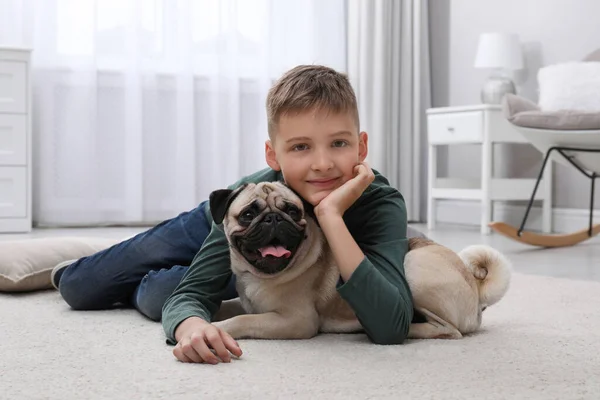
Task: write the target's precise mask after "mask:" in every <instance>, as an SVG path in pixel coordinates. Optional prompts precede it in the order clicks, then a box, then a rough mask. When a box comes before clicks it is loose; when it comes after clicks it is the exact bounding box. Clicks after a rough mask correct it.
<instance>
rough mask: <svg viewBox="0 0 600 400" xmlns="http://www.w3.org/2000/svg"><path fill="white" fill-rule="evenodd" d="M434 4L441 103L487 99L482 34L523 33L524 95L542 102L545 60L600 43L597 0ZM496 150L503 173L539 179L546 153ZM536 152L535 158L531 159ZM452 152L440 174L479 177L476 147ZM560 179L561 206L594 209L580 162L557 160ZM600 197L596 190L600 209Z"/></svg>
mask: <svg viewBox="0 0 600 400" xmlns="http://www.w3.org/2000/svg"><path fill="white" fill-rule="evenodd" d="M429 6H430V17H431V20H430V35H431V37H430V39H431V62H432V71H431V72H432V90H433V93H432V95H433V97H432V101H433V106H434V107H441V106H458V105H467V104H478V103H480V98H479V94H480V88H481V86H482V84H483V82H484V81H485V79H486V77H487V75H488V73H489V72H488V71H485V70H478V69H475V68H473V61H474V57H475V52H476V48H477V41H478V38H479V34H480V33H482V32H491V31H507V32H514V33H518V34H519V35H520V37H521V41H522V42H523V44H524V49H525V63H526V69H525V71H524V72H521V73H519V74H518V75H516V77H515V80H516V82H517V83H518V85H519V87H518V90H519V92H520V94H522V95H523V96H525V97H527V98H530V99H532V100H537V82H536V74H537V70H538V69H539V68H540V66H545V65H549V64H553V63H559V62H564V61H572V60H580V59H582V58H583V57H585V56H586V55H587V54H589V53H591V52H592V51H593V50H595V49H597V48H600V1H598V0H430V2H429ZM495 154H497V155H499V156H500V157H501V158H502V161H501V162H499V163H498V164H496V165H495V167H496V169H497V170H498V171H499V173H500V175H504V176H515V177H533V176H536V174H537V171H538V170H539V167H540V165H541V162H540V153H539V152H537V151H536V150H534V149H532V148H531V147H529V146H520V145H515V146H502V147H499V148H498V149H497V151H496V153H495ZM529 155H533V156H534V157H535V161H526V160H525V158H526V156H529ZM446 157H447V158H446V159H445V160H444V159H443V158H442V160H441V161H442V162H441V164H442V167H441V170H440V173H441V174H445V173H450V174H453V175H456V176H461V177H463V176H479V175H478V172H479V168H478V167H477V166H478V163H479V162H480V156H479V152H478V151H477V148H476V147H475V146H464V148H462V147H461V148H458V149H451V150H450V151H449V152H448V154H446ZM465 160H469V162H465ZM444 161H445V162H444ZM554 185H555V186H554V188H555V190H554V200H555V207H565V208H587V207H588V204H589V194H590V187H589V179H587V178H585V177H584V176H583V175H581V174H580V173H579V172H577V171H575V169H574V168H567V167H563V166H557V167H556V168H555V179H554ZM597 186H600V185H597ZM599 198H600V191H597V195H596V207H600V199H599Z"/></svg>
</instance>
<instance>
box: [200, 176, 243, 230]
mask: <svg viewBox="0 0 600 400" xmlns="http://www.w3.org/2000/svg"><path fill="white" fill-rule="evenodd" d="M245 187H246V184H244V185H242V186H240V187H239V188H237V189H235V190H231V189H218V190H215V191H213V192H212V193H211V194H210V196H208V204H209V205H210V213H211V215H212V218H213V221H215V223H216V224H217V225H219V224H221V223H222V222H223V220H224V219H225V215H227V210H229V206H230V205H231V203H232V202H233V200H235V198H236V197H237V196H238V195H239V194H240V193H241V192H242V190H244V188H245Z"/></svg>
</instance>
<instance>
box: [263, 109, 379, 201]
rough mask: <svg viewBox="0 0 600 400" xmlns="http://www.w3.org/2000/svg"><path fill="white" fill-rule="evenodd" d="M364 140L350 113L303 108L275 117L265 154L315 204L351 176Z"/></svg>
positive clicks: (361, 158) (360, 159)
mask: <svg viewBox="0 0 600 400" xmlns="http://www.w3.org/2000/svg"><path fill="white" fill-rule="evenodd" d="M367 140H368V137H367V134H366V133H365V132H361V133H360V134H359V133H358V128H357V126H356V123H355V121H354V118H353V117H352V115H351V114H350V113H340V114H333V113H327V112H315V111H307V112H304V113H301V114H294V115H284V116H282V117H281V118H280V119H279V123H278V126H277V132H276V133H275V135H274V139H273V142H271V141H270V140H268V141H267V142H266V148H265V156H266V160H267V164H269V166H270V167H271V168H273V169H274V170H277V171H281V172H282V174H283V177H284V179H285V181H286V183H287V184H288V185H289V186H291V187H292V189H294V190H295V191H296V192H297V193H298V194H299V195H300V196H302V198H304V200H306V201H307V202H309V203H310V204H312V205H313V206H316V205H318V204H319V202H320V201H321V200H323V199H324V198H325V197H326V196H327V195H328V194H329V193H331V192H332V191H334V190H335V189H337V188H338V187H340V186H342V185H343V184H344V183H346V182H347V181H348V180H350V179H352V178H354V167H355V166H356V165H358V164H359V163H361V162H363V161H364V160H365V158H366V157H367Z"/></svg>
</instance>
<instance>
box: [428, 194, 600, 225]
mask: <svg viewBox="0 0 600 400" xmlns="http://www.w3.org/2000/svg"><path fill="white" fill-rule="evenodd" d="M436 203H437V206H436V210H435V211H436V222H437V223H451V224H459V225H477V226H479V225H480V224H481V204H480V203H479V202H477V201H466V200H438V201H436ZM526 209H527V205H509V204H504V203H499V202H495V203H494V209H493V217H492V219H493V221H501V222H506V223H508V224H511V225H514V226H517V227H518V226H520V225H521V221H522V220H523V217H524V215H525V210H526ZM593 220H594V222H595V223H600V211H599V210H595V211H594V214H593ZM588 225H589V210H588V209H578V208H554V209H553V210H552V230H553V232H556V233H566V232H574V231H578V230H580V229H585V228H587V227H588ZM525 228H526V229H527V230H529V231H541V229H542V208H541V207H539V206H537V207H536V206H535V203H534V207H532V208H531V211H530V212H529V216H528V217H527V223H526V225H525Z"/></svg>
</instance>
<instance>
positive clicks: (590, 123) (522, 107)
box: [503, 94, 600, 130]
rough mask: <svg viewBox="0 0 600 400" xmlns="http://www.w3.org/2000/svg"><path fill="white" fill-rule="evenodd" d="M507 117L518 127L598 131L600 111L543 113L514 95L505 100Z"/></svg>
mask: <svg viewBox="0 0 600 400" xmlns="http://www.w3.org/2000/svg"><path fill="white" fill-rule="evenodd" d="M503 111H504V115H505V117H506V118H507V119H508V120H509V121H510V122H511V123H513V124H515V125H517V126H523V127H527V128H537V129H551V130H598V129H600V111H596V112H590V111H579V110H559V111H543V110H541V109H540V108H539V107H538V106H536V105H535V104H534V103H533V102H531V101H529V100H527V99H525V98H523V97H520V96H516V95H513V94H507V95H506V96H504V100H503Z"/></svg>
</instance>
